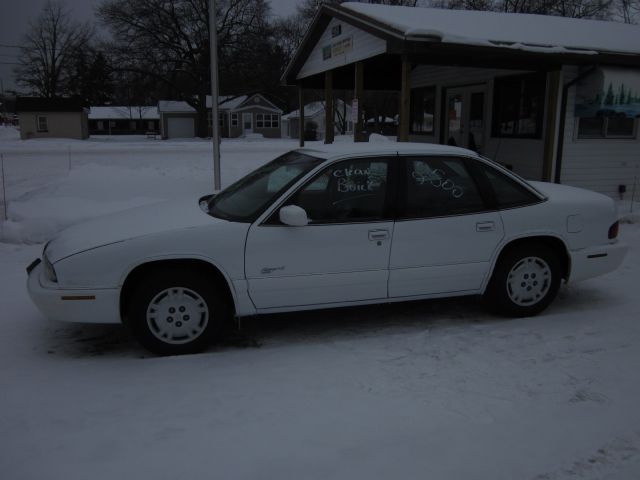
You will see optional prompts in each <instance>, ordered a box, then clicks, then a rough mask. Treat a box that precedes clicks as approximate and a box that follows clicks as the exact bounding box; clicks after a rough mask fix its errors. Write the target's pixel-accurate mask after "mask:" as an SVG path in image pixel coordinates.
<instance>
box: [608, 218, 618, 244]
mask: <svg viewBox="0 0 640 480" xmlns="http://www.w3.org/2000/svg"><path fill="white" fill-rule="evenodd" d="M619 228H620V222H616V223H614V224H613V225H611V226H610V227H609V239H610V240H613V239H614V238H617V236H618V230H619Z"/></svg>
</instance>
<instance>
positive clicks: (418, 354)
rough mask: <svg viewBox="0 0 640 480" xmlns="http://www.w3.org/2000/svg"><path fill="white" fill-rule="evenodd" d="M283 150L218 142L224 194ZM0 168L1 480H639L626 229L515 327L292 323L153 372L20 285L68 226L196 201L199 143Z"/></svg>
mask: <svg viewBox="0 0 640 480" xmlns="http://www.w3.org/2000/svg"><path fill="white" fill-rule="evenodd" d="M7 137H9V138H7ZM293 146H295V144H294V143H293V142H290V141H285V140H281V141H263V142H246V141H229V142H223V144H222V159H223V160H222V161H223V170H222V173H223V184H228V183H229V182H231V181H232V180H234V179H235V178H237V177H238V176H240V175H241V174H242V173H243V172H246V171H247V170H250V169H251V168H254V167H255V166H257V165H259V164H260V163H262V162H264V161H266V160H268V159H270V158H273V157H275V156H276V155H278V153H280V152H282V151H284V150H287V149H288V148H291V147H293ZM69 148H70V149H71V160H72V161H71V169H70V170H69V162H68V157H69V155H68V154H69ZM0 153H3V156H4V161H5V174H6V177H7V179H8V182H7V185H6V186H7V194H8V197H9V209H8V213H9V218H10V220H9V221H8V222H5V223H4V225H3V230H2V235H3V238H4V240H3V241H2V243H0V286H1V288H0V312H2V314H1V316H0V325H1V327H2V330H1V331H2V335H0V432H1V438H2V440H1V441H0V442H1V443H0V446H1V447H2V448H0V478H6V479H11V480H20V479H25V480H27V479H28V480H31V479H38V480H39V479H43V478H47V479H65V480H74V479H82V480H84V479H87V478H91V479H95V480H100V479H110V480H111V479H113V478H137V479H151V478H153V479H167V480H174V479H194V478H221V479H274V478H282V479H289V478H296V479H325V478H344V479H347V478H348V479H360V478H362V479H391V478H393V479H396V478H398V479H405V478H410V479H415V478H424V479H436V480H439V479H491V480H500V479H505V480H534V479H535V480H543V479H544V480H557V479H574V478H579V479H588V480H596V479H597V480H628V479H635V478H639V477H640V409H639V408H638V399H639V398H640V377H639V375H638V366H639V365H640V323H639V315H638V312H640V295H638V285H639V284H640V225H638V224H623V225H622V228H621V235H622V239H623V240H624V241H626V242H627V243H629V244H630V245H631V250H630V253H629V256H628V258H627V259H626V261H625V263H624V264H623V266H622V267H621V268H620V269H619V270H618V271H616V272H614V273H612V274H609V275H607V276H605V277H602V278H599V279H594V280H590V281H587V282H584V283H581V284H577V285H575V286H570V287H563V288H562V290H561V292H560V296H559V298H558V299H557V301H556V302H555V303H554V304H553V305H552V306H551V307H550V308H549V310H547V311H546V312H545V313H544V314H543V315H541V316H539V317H536V318H525V319H519V320H503V319H498V318H496V317H493V316H491V315H488V314H486V313H485V312H484V311H483V310H482V308H481V307H480V305H479V304H478V302H477V301H476V300H475V299H455V300H442V301H430V302H414V303H409V304H402V305H400V304H396V305H384V306H377V307H365V308H351V309H342V310H333V311H322V312H314V313H292V314H286V315H273V316H268V317H262V318H256V319H248V320H245V321H244V322H243V328H242V332H241V333H240V334H238V335H237V336H235V337H233V338H231V339H229V340H228V341H227V342H225V343H224V344H221V345H217V346H214V347H212V348H211V349H210V351H209V352H207V353H204V354H201V355H195V356H190V357H180V358H177V357H176V358H155V357H151V356H149V355H147V354H146V353H145V352H144V351H143V350H141V348H139V347H138V346H137V345H136V344H135V343H134V342H133V341H131V340H130V339H129V338H128V336H127V335H126V332H124V330H123V329H122V328H120V327H119V326H81V325H67V324H53V323H49V322H47V321H45V320H44V319H43V318H42V316H41V315H40V314H39V313H38V312H37V311H36V309H35V307H34V306H33V305H32V304H31V302H30V301H29V299H28V297H27V293H26V290H25V286H24V283H25V280H26V274H25V271H24V267H25V265H27V264H28V263H29V262H30V261H31V260H32V259H33V258H35V257H36V256H38V254H39V253H40V250H41V248H42V245H40V244H37V242H40V241H42V240H43V239H44V238H46V237H47V236H48V235H50V234H52V233H55V232H56V231H57V230H58V229H60V228H62V227H63V226H65V225H68V224H71V223H73V222H75V221H78V220H79V219H82V218H86V217H88V216H94V215H96V214H98V213H104V212H108V211H114V210H117V209H121V208H125V207H127V206H131V205H137V204H142V203H149V202H153V201H158V200H161V199H165V198H173V197H177V196H182V195H187V194H188V195H193V196H194V197H195V196H197V195H200V194H203V193H206V192H209V191H211V185H210V184H211V167H210V164H211V160H210V147H209V145H208V143H206V142H201V141H195V140H194V141H183V142H161V141H153V140H148V141H147V140H146V139H136V138H129V139H116V138H112V139H109V138H106V139H92V140H89V141H86V142H72V141H29V142H20V141H19V140H16V139H15V138H14V136H12V135H8V134H7V133H6V132H2V129H0ZM30 243H35V244H30Z"/></svg>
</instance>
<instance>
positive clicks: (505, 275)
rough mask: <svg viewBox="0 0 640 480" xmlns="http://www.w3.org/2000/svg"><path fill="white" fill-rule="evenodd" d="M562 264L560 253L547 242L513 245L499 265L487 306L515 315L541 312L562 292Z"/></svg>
mask: <svg viewBox="0 0 640 480" xmlns="http://www.w3.org/2000/svg"><path fill="white" fill-rule="evenodd" d="M560 265H561V263H560V260H559V258H558V255H557V253H556V252H555V251H554V250H552V249H551V248H549V247H547V246H546V245H532V244H526V245H521V246H518V247H515V248H513V249H512V250H510V251H508V252H507V253H505V254H504V255H503V256H502V257H501V258H500V259H499V261H498V264H497V265H496V268H495V270H494V272H493V275H492V277H491V281H490V282H489V285H488V287H487V290H486V292H485V294H484V299H485V302H486V304H487V306H488V307H489V308H490V309H492V310H494V311H496V312H497V313H500V314H503V315H507V316H511V317H526V316H530V315H536V314H537V313H540V312H541V311H542V310H544V309H545V308H547V307H548V306H549V304H550V303H551V302H552V301H553V299H554V298H555V297H556V295H557V294H558V290H559V288H560V280H561V268H560Z"/></svg>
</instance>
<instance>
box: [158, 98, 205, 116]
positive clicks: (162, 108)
mask: <svg viewBox="0 0 640 480" xmlns="http://www.w3.org/2000/svg"><path fill="white" fill-rule="evenodd" d="M158 111H159V112H173V113H175V112H180V113H185V112H187V113H191V112H195V111H196V109H195V108H193V107H192V106H191V105H189V104H188V103H187V102H183V101H180V100H160V101H159V102H158Z"/></svg>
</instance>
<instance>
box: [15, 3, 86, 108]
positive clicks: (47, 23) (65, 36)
mask: <svg viewBox="0 0 640 480" xmlns="http://www.w3.org/2000/svg"><path fill="white" fill-rule="evenodd" d="M92 37H93V28H92V27H91V26H90V25H89V24H88V23H79V22H74V21H73V20H71V18H70V16H69V12H68V11H67V10H66V8H65V4H64V3H63V2H62V1H60V0H48V1H47V3H46V4H45V6H44V8H43V9H42V11H41V12H40V15H39V16H38V17H37V19H36V20H35V21H32V22H31V23H29V31H28V32H27V34H26V35H25V37H24V42H23V46H22V48H21V49H20V57H19V60H18V61H19V64H20V65H19V66H18V67H17V68H16V70H15V75H16V79H17V83H18V84H19V85H21V86H23V87H25V88H27V89H29V90H30V91H31V92H32V93H35V94H37V95H40V96H43V97H48V98H52V97H57V96H61V95H65V94H69V93H74V92H73V88H72V85H70V81H69V80H70V78H71V77H72V76H73V68H74V62H75V60H76V59H77V58H78V55H79V54H81V53H82V51H83V50H84V49H86V48H87V46H88V45H89V43H90V41H91V39H92Z"/></svg>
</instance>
